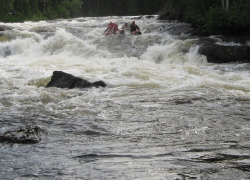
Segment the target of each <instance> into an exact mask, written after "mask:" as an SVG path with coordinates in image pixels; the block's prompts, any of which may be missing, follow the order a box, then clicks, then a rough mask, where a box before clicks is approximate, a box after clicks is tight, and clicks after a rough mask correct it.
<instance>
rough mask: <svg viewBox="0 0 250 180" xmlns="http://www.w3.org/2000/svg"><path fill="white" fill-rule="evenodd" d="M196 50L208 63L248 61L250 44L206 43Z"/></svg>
mask: <svg viewBox="0 0 250 180" xmlns="http://www.w3.org/2000/svg"><path fill="white" fill-rule="evenodd" d="M198 52H199V53H200V54H202V55H205V56H206V57H207V61H208V62H210V63H230V62H242V63H245V62H250V46H221V45H207V46H203V47H200V48H199V50H198Z"/></svg>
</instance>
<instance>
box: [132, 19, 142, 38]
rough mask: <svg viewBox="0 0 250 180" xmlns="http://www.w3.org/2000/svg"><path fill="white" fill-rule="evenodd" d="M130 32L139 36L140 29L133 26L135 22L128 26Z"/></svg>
mask: <svg viewBox="0 0 250 180" xmlns="http://www.w3.org/2000/svg"><path fill="white" fill-rule="evenodd" d="M130 32H131V33H132V34H134V35H140V34H141V31H140V28H139V27H138V26H137V25H136V24H135V21H132V23H131V24H130Z"/></svg>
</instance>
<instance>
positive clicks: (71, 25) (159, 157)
mask: <svg viewBox="0 0 250 180" xmlns="http://www.w3.org/2000/svg"><path fill="white" fill-rule="evenodd" d="M156 18H157V17H156V16H155V17H147V16H143V17H142V18H139V17H128V16H126V17H83V18H75V19H59V20H54V21H39V22H24V23H7V24H4V23H0V25H7V26H11V27H13V29H12V30H8V31H5V32H4V33H3V36H4V37H6V38H9V39H10V41H2V42H0V70H1V73H0V76H1V78H0V99H1V101H0V122H1V125H0V133H4V132H7V131H8V130H10V129H13V128H14V129H15V128H18V127H20V126H24V125H25V124H27V123H35V124H37V125H38V126H39V127H41V128H42V129H44V131H46V132H47V133H44V134H43V135H42V137H41V138H42V140H41V141H40V142H39V143H36V144H13V143H1V144H0V151H1V153H0V174H1V177H2V179H5V180H7V179H10V180H12V179H15V180H26V179H27V180H28V179H58V180H59V179H60V180H61V179H62V180H66V179H86V180H87V179H103V180H104V179H105V180H106V179H119V180H121V179H126V180H127V179H129V180H130V179H137V180H139V179H141V180H153V179H157V180H158V179H167V180H186V179H199V180H205V179H227V180H230V179H232V180H235V179H250V123H249V122H250V109H249V107H250V73H249V72H250V65H249V64H244V63H243V64H242V63H234V64H233V63H232V64H212V63H207V60H206V57H204V56H202V55H200V54H198V48H199V46H200V44H199V43H198V42H200V39H201V37H191V36H189V35H188V33H187V32H188V31H187V30H188V28H189V25H188V24H185V23H180V22H175V21H157V20H156ZM132 20H135V22H136V24H137V25H138V26H139V27H140V28H141V30H142V35H139V36H133V35H130V34H129V33H128V32H126V33H125V35H124V36H122V35H111V36H103V35H102V34H103V32H104V30H105V29H106V27H107V24H108V23H109V22H110V21H113V22H116V23H117V24H118V25H119V28H120V27H121V26H122V25H123V24H124V23H125V22H128V23H130V22H131V21H132ZM209 39H210V40H212V41H217V42H218V43H223V44H227V45H231V44H234V43H233V42H223V40H222V39H221V38H220V37H219V36H218V37H215V36H211V37H209ZM248 44H250V43H249V42H248ZM238 45H240V44H238ZM53 71H64V72H66V73H70V74H72V75H74V76H77V77H80V78H83V79H86V80H88V81H90V82H94V81H99V80H102V81H104V82H105V83H106V84H107V87H105V88H88V89H60V88H54V87H53V88H46V85H47V83H48V82H49V81H50V78H51V76H52V73H53Z"/></svg>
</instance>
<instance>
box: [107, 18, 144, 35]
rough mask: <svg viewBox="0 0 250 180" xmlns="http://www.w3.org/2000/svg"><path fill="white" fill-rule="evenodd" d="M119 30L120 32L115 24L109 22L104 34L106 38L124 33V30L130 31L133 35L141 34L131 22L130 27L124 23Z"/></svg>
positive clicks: (133, 22)
mask: <svg viewBox="0 0 250 180" xmlns="http://www.w3.org/2000/svg"><path fill="white" fill-rule="evenodd" d="M121 29H122V30H120V29H118V25H117V24H116V23H113V22H110V23H109V25H108V27H107V29H106V30H105V31H104V34H105V35H106V36H107V35H110V34H116V33H124V31H125V30H128V31H130V32H131V34H133V35H140V34H141V31H140V28H139V27H138V26H137V25H136V24H135V21H132V23H131V24H130V26H129V25H128V23H125V24H124V25H123V26H122V28H121Z"/></svg>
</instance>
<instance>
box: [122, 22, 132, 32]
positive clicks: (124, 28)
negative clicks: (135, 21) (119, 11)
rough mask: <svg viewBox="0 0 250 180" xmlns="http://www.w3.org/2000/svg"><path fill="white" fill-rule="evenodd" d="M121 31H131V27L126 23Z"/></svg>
mask: <svg viewBox="0 0 250 180" xmlns="http://www.w3.org/2000/svg"><path fill="white" fill-rule="evenodd" d="M121 29H123V30H128V31H130V27H129V26H128V23H125V24H124V25H123V26H122V28H121Z"/></svg>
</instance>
